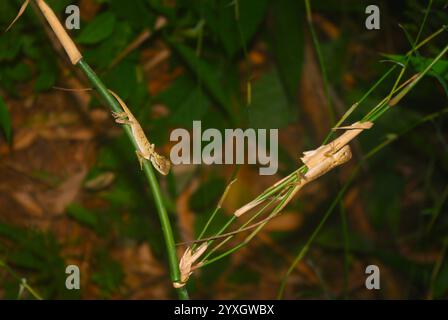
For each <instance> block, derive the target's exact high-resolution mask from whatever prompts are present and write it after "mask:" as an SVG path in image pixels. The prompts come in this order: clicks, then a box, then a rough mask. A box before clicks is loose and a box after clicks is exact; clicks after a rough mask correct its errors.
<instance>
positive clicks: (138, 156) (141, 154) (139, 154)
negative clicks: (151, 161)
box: [135, 150, 146, 170]
mask: <svg viewBox="0 0 448 320" xmlns="http://www.w3.org/2000/svg"><path fill="white" fill-rule="evenodd" d="M135 154H136V155H137V158H138V162H139V163H140V170H143V161H145V159H146V158H145V156H144V155H143V153H142V152H141V151H139V150H135Z"/></svg>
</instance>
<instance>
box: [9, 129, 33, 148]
mask: <svg viewBox="0 0 448 320" xmlns="http://www.w3.org/2000/svg"><path fill="white" fill-rule="evenodd" d="M36 137H37V132H36V130H33V129H29V128H23V129H19V130H17V131H16V133H15V135H14V142H13V149H14V150H16V151H17V150H22V149H25V148H27V147H29V146H30V145H31V144H33V142H34V141H35V139H36Z"/></svg>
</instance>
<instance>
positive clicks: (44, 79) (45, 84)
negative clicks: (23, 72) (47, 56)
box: [34, 69, 56, 91]
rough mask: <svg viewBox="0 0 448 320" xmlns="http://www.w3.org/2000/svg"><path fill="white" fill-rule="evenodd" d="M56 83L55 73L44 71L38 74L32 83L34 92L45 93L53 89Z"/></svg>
mask: <svg viewBox="0 0 448 320" xmlns="http://www.w3.org/2000/svg"><path fill="white" fill-rule="evenodd" d="M55 82H56V73H55V72H54V71H53V70H49V69H46V70H44V71H43V72H41V73H40V74H39V76H38V77H37V79H36V82H35V83H34V90H36V91H45V90H48V89H50V88H51V87H53V85H54V83H55Z"/></svg>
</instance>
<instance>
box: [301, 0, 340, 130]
mask: <svg viewBox="0 0 448 320" xmlns="http://www.w3.org/2000/svg"><path fill="white" fill-rule="evenodd" d="M305 10H306V17H307V21H308V25H309V28H310V32H311V38H312V39H313V43H314V48H315V49H316V54H317V58H318V60H319V66H320V69H321V72H322V80H323V82H324V91H325V97H326V98H327V108H328V115H329V117H330V128H331V127H333V124H334V121H335V112H334V110H333V104H332V102H331V97H330V89H329V85H328V74H327V68H326V67H325V63H324V58H323V55H322V51H321V48H320V44H319V39H318V38H317V35H316V31H315V30H314V26H313V19H312V15H311V4H310V0H305Z"/></svg>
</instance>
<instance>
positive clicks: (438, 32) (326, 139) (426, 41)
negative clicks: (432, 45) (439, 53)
mask: <svg viewBox="0 0 448 320" xmlns="http://www.w3.org/2000/svg"><path fill="white" fill-rule="evenodd" d="M422 26H423V25H422ZM422 26H421V27H420V31H419V35H418V37H417V40H418V39H419V38H420V34H421V31H422ZM444 31H446V27H442V28H440V29H439V30H437V31H435V32H434V33H432V34H431V35H429V36H428V37H426V38H425V39H424V40H422V41H421V42H420V43H418V44H416V45H415V46H413V47H412V48H411V50H409V51H408V52H406V54H405V56H406V57H408V58H409V57H410V56H411V55H412V54H413V53H414V52H416V51H417V50H418V49H420V48H421V47H422V46H424V45H425V44H426V43H428V42H429V41H431V40H432V39H434V38H435V37H437V36H438V35H440V34H441V33H442V32H444ZM416 42H417V41H416ZM396 68H397V66H396V65H394V66H392V67H391V68H389V70H387V71H386V72H385V73H384V74H383V75H382V76H381V78H380V79H379V80H378V81H377V82H376V83H375V84H374V85H373V86H372V87H371V88H370V89H369V90H368V91H367V92H366V93H365V94H364V95H363V96H362V97H361V99H359V100H358V101H357V102H355V103H354V104H353V105H352V106H351V107H350V108H349V109H348V110H347V111H346V112H345V113H344V115H343V116H342V117H341V119H340V120H339V121H338V122H337V123H336V124H335V127H339V126H341V125H342V123H343V122H344V121H345V120H347V118H348V117H349V116H350V115H351V114H352V113H353V112H354V111H355V110H356V109H357V108H358V107H359V106H360V105H361V103H362V102H364V100H365V99H367V98H368V97H369V96H370V94H371V93H372V92H373V91H374V90H375V89H376V88H377V87H378V86H379V85H380V84H381V83H382V82H383V81H384V80H385V79H386V78H387V77H388V76H389V75H390V74H391V73H392V72H393V71H394V70H395V69H396ZM398 89H399V88H398ZM391 92H392V94H394V93H395V92H396V91H395V90H393V91H391ZM385 100H386V101H387V99H385ZM372 111H373V110H372ZM372 111H371V112H372ZM363 121H367V120H364V119H363ZM333 135H334V131H332V132H330V133H328V135H327V137H326V138H325V140H324V142H323V144H325V143H327V142H328V141H329V140H330V139H331V138H332V137H333Z"/></svg>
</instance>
